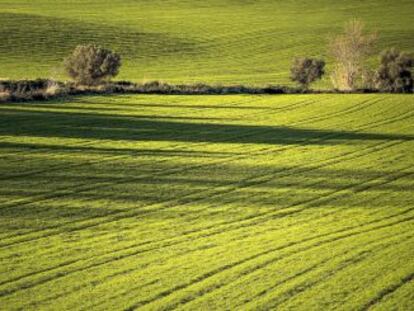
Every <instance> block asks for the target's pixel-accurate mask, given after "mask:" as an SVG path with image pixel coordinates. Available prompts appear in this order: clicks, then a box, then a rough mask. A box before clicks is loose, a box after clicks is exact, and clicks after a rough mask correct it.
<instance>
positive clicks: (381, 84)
mask: <svg viewBox="0 0 414 311" xmlns="http://www.w3.org/2000/svg"><path fill="white" fill-rule="evenodd" d="M380 62H381V64H380V67H379V69H378V70H377V72H376V75H375V84H376V87H377V88H378V89H379V90H380V91H382V92H394V93H409V92H412V91H413V85H414V81H413V77H412V73H411V69H412V67H413V66H414V59H413V57H412V56H410V55H409V54H407V53H404V52H400V51H398V50H397V49H395V48H392V49H389V50H385V51H383V52H382V53H381V56H380Z"/></svg>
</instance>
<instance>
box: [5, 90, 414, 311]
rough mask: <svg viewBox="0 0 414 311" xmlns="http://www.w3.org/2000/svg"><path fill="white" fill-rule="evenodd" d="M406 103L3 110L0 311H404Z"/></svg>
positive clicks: (413, 139)
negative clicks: (140, 309) (121, 310)
mask: <svg viewBox="0 0 414 311" xmlns="http://www.w3.org/2000/svg"><path fill="white" fill-rule="evenodd" d="M413 108H414V98H413V97H412V96H410V95H407V96H404V95H348V96H344V95H285V96H216V97H215V96H211V97H208V96H198V97H197V96H181V97H180V96H170V97H168V96H126V95H125V96H118V97H80V98H75V99H71V100H67V101H61V102H57V101H56V102H53V101H52V102H42V103H27V104H24V103H21V104H3V105H1V106H0V119H1V120H0V148H1V152H0V157H1V161H0V183H1V185H0V191H1V193H0V216H1V217H0V232H1V233H0V235H1V239H0V247H1V252H0V309H2V310H9V309H20V310H30V309H39V310H43V309H49V310H78V309H79V310H80V309H83V310H91V309H94V310H100V309H101V310H114V309H125V310H132V309H138V308H143V309H145V310H160V309H162V310H171V309H175V308H180V309H186V310H214V309H219V310H223V309H229V310H269V309H276V308H277V309H279V310H284V309H302V310H327V309H335V310H367V309H372V310H387V311H388V310H410V309H412V306H413V303H414V281H413V280H414V261H413V260H412V259H413V256H414V209H413V206H414V191H413V189H414V157H413V151H414V128H413V124H414V123H413V120H414V109H413Z"/></svg>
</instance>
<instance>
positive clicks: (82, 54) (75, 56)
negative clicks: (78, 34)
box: [65, 45, 121, 85]
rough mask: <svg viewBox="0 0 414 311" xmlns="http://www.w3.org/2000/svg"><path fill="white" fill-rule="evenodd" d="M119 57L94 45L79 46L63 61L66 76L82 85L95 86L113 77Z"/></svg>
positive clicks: (118, 63)
mask: <svg viewBox="0 0 414 311" xmlns="http://www.w3.org/2000/svg"><path fill="white" fill-rule="evenodd" d="M120 67H121V57H120V56H119V55H118V54H116V53H114V52H112V51H110V50H107V49H104V48H102V47H99V46H96V45H79V46H77V47H76V48H75V50H74V51H73V52H72V54H71V55H70V56H69V57H68V58H66V60H65V70H66V72H67V74H68V75H69V76H70V77H71V78H72V79H73V80H75V81H76V82H77V83H79V84H82V85H97V84H99V83H101V82H102V81H104V80H109V79H110V78H112V77H115V76H116V75H117V74H118V72H119V68H120Z"/></svg>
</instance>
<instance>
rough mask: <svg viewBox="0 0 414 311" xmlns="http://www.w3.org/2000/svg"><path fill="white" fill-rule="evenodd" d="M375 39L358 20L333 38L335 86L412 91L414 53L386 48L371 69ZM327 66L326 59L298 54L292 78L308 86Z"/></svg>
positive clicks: (349, 89) (331, 48)
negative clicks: (374, 66) (373, 68)
mask: <svg viewBox="0 0 414 311" xmlns="http://www.w3.org/2000/svg"><path fill="white" fill-rule="evenodd" d="M376 40H377V35H376V34H370V33H365V31H364V23H363V22H361V21H359V20H352V21H350V22H349V23H347V24H346V25H345V28H344V32H343V33H342V34H340V35H338V36H336V37H334V38H332V39H331V41H330V43H329V50H328V53H329V54H330V56H331V57H332V59H333V60H334V64H333V69H332V70H331V80H332V83H333V85H334V87H335V89H339V90H342V91H351V92H352V91H355V90H357V89H370V90H377V91H381V92H390V93H412V92H413V87H414V80H413V75H412V72H411V71H412V68H413V66H414V58H413V56H412V55H410V54H408V53H405V52H401V51H399V50H397V49H395V48H392V49H386V50H384V51H383V52H382V53H381V54H380V57H379V63H380V64H379V67H378V68H377V69H376V70H372V69H370V67H369V66H368V65H367V60H368V59H369V57H371V56H372V51H374V50H375V49H374V47H375V43H376ZM324 68H325V61H324V60H320V59H316V58H297V59H295V61H294V62H293V65H292V68H291V79H292V80H293V81H295V82H297V83H298V84H299V85H300V86H301V87H302V88H305V89H306V88H308V87H309V85H310V84H311V83H312V82H315V81H317V80H319V79H321V78H322V77H323V75H324V74H325V70H324Z"/></svg>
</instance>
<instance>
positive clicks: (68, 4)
mask: <svg viewBox="0 0 414 311" xmlns="http://www.w3.org/2000/svg"><path fill="white" fill-rule="evenodd" d="M413 16H414V5H413V4H412V1H411V0H398V1H389V0H367V1H359V0H348V1H333V0H315V1H304V0H290V1H275V0H257V1H256V0H255V1H248V0H239V1H236V0H220V1H219V0H207V1H198V0H197V1H188V0H171V1H161V0H151V1H149V0H138V1H137V0H111V1H102V0H87V1H85V0H75V1H64V0H58V1H56V0H15V1H8V0H0V21H1V23H0V38H1V39H0V77H2V78H13V79H20V78H36V77H54V78H62V70H61V65H60V64H61V60H62V59H63V58H64V56H65V55H67V54H68V52H69V51H70V50H71V49H72V48H73V47H74V46H76V45H77V44H80V43H89V42H96V43H99V44H101V45H104V46H107V47H111V48H113V49H116V50H117V51H118V52H120V53H121V54H122V55H123V56H124V58H125V62H124V68H123V70H122V74H121V75H120V77H119V78H120V79H129V80H134V81H137V80H142V79H162V80H166V81H170V82H193V81H202V82H209V83H212V82H222V83H252V84H266V83H288V82H289V81H288V69H289V65H290V62H291V60H292V58H293V57H295V56H305V55H306V56H325V53H326V43H327V40H328V38H329V36H330V35H332V34H334V33H337V32H338V31H340V29H341V28H342V26H343V23H344V22H345V21H348V20H349V19H351V18H353V17H357V18H361V19H363V20H364V21H366V23H367V26H368V28H369V29H370V30H376V31H378V33H379V35H380V42H379V47H378V49H382V48H384V47H390V46H393V45H395V46H398V47H400V48H402V49H407V50H413V49H414V36H413V33H414V23H413V22H412V17H413ZM321 83H322V84H321V85H324V83H325V84H326V83H327V81H325V82H321Z"/></svg>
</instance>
